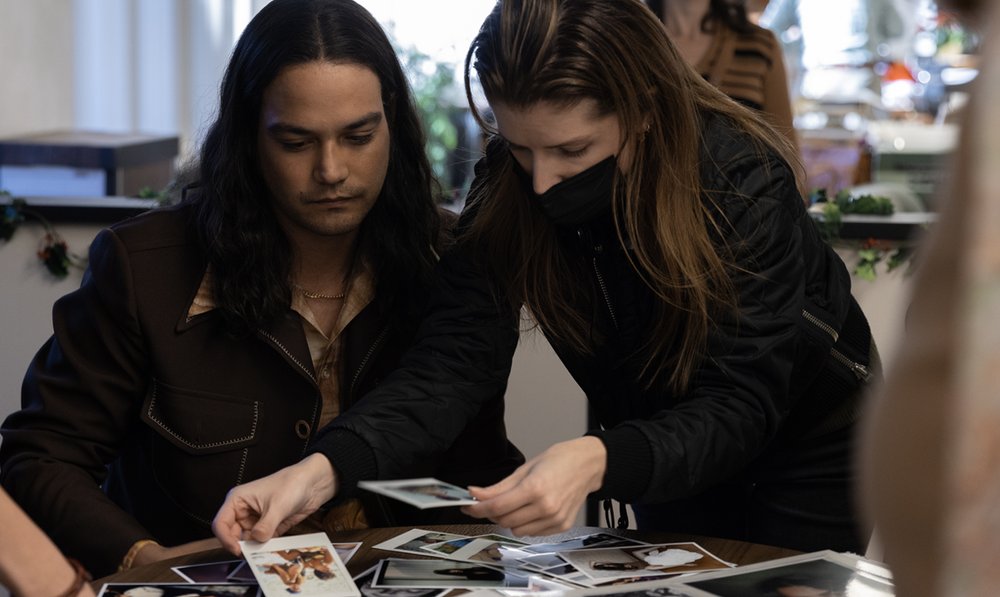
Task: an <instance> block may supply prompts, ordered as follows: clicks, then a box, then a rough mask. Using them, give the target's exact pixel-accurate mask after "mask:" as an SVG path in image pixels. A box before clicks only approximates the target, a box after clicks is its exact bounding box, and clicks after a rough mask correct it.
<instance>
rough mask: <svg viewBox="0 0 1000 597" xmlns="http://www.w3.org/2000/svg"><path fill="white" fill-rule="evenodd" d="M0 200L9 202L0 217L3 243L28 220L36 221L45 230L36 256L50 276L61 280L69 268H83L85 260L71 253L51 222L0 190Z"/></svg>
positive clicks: (0, 235)
mask: <svg viewBox="0 0 1000 597" xmlns="http://www.w3.org/2000/svg"><path fill="white" fill-rule="evenodd" d="M0 200H3V201H7V200H9V201H10V203H8V204H7V205H5V206H3V215H2V216H0V238H2V239H3V240H4V242H7V241H9V240H10V239H11V238H12V237H13V236H14V232H15V231H16V230H17V228H18V227H19V226H20V225H21V224H23V223H24V222H25V220H26V219H28V218H30V219H33V220H36V221H37V222H38V223H39V224H41V225H42V227H43V228H44V229H45V236H43V237H42V240H41V243H40V245H39V247H38V253H37V254H38V258H39V259H40V260H41V261H42V265H44V266H45V269H47V270H48V271H49V273H50V274H52V275H53V276H55V277H56V278H60V279H61V278H65V277H66V276H67V275H69V268H70V267H73V266H76V267H84V266H85V264H86V259H83V258H81V257H79V256H77V255H74V254H73V253H71V252H70V251H69V247H68V246H67V245H66V241H65V240H63V238H62V236H60V235H59V233H58V232H57V231H56V229H55V227H54V226H53V225H52V222H49V221H48V219H46V218H45V217H44V216H42V214H40V213H38V212H36V211H34V210H31V209H28V207H27V203H25V201H24V199H17V198H13V197H11V195H10V193H9V192H7V191H4V190H0Z"/></svg>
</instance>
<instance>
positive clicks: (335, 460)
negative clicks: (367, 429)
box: [307, 428, 378, 499]
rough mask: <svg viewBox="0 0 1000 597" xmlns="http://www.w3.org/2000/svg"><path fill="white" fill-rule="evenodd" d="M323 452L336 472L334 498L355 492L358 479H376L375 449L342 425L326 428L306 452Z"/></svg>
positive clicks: (350, 495)
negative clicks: (340, 426) (327, 429)
mask: <svg viewBox="0 0 1000 597" xmlns="http://www.w3.org/2000/svg"><path fill="white" fill-rule="evenodd" d="M316 453H319V454H323V455H324V456H326V457H327V459H328V460H329V461H330V464H331V465H333V469H334V471H335V472H336V474H337V484H338V486H337V498H338V499H339V498H342V497H353V496H354V495H356V494H357V486H358V481H366V480H371V479H377V478H378V464H377V462H376V460H375V452H374V450H372V448H371V446H370V445H368V443H367V442H365V441H364V440H363V439H362V438H361V436H359V435H358V434H356V433H354V432H353V431H350V430H348V429H344V428H335V429H330V430H329V431H327V432H326V433H324V434H323V435H322V436H321V437H319V438H318V439H317V440H316V442H315V443H314V444H313V445H312V446H310V447H309V450H308V452H307V455H308V454H316Z"/></svg>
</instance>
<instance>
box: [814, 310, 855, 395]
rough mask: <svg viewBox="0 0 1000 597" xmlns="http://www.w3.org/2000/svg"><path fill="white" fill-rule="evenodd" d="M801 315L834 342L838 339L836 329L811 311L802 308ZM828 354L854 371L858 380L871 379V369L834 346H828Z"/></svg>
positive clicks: (838, 335)
mask: <svg viewBox="0 0 1000 597" xmlns="http://www.w3.org/2000/svg"><path fill="white" fill-rule="evenodd" d="M802 317H804V318H805V319H806V321H808V322H809V323H811V324H813V325H815V326H816V327H818V328H819V329H821V330H823V331H824V332H826V333H827V334H829V335H830V337H831V338H833V341H834V342H837V341H838V340H840V334H839V333H837V330H835V329H833V328H832V327H831V326H829V325H827V324H826V323H824V322H823V321H822V320H821V319H820V318H818V317H816V316H815V315H813V314H812V313H810V312H808V311H806V310H805V309H803V310H802ZM830 356H832V357H833V358H834V360H836V361H837V362H838V363H840V364H841V365H843V366H845V367H847V368H848V369H850V370H851V372H852V373H854V376H855V377H857V378H858V379H859V380H861V381H863V382H868V381H870V380H871V378H872V373H871V371H869V370H868V367H865V366H864V365H862V364H861V363H858V362H857V361H852V360H851V359H849V358H847V356H845V355H844V353H842V352H840V351H839V350H837V349H836V348H832V347H831V348H830Z"/></svg>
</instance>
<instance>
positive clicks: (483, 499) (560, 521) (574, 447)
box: [462, 436, 607, 535]
mask: <svg viewBox="0 0 1000 597" xmlns="http://www.w3.org/2000/svg"><path fill="white" fill-rule="evenodd" d="M606 466H607V450H606V449H605V448H604V443H603V442H602V441H601V440H599V439H597V438H596V437H589V436H588V437H581V438H578V439H574V440H570V441H566V442H560V443H558V444H555V445H553V446H552V447H550V448H549V449H548V450H546V451H544V452H542V453H541V454H539V455H538V456H536V457H535V458H532V459H531V460H529V461H528V462H526V463H525V464H524V465H522V466H521V467H520V468H518V469H517V470H516V471H514V472H513V473H512V474H511V475H510V476H509V477H507V478H506V479H504V480H502V481H500V482H499V483H497V484H495V485H491V486H490V487H470V488H469V493H471V494H472V496H473V497H474V498H476V499H477V500H479V502H480V503H479V504H476V505H473V506H466V507H464V508H462V512H464V513H465V514H467V515H469V516H473V517H476V518H488V519H490V520H492V521H493V522H495V523H496V524H498V525H500V526H502V527H505V528H509V529H510V530H511V532H512V533H513V534H514V535H551V534H554V533H561V532H563V531H565V530H567V529H569V528H570V527H571V526H573V524H574V523H575V522H576V517H577V514H578V513H579V511H580V508H582V507H583V504H584V502H585V501H586V499H587V495H588V494H589V493H591V492H593V491H596V490H598V489H600V488H601V483H602V482H603V480H604V470H605V468H606Z"/></svg>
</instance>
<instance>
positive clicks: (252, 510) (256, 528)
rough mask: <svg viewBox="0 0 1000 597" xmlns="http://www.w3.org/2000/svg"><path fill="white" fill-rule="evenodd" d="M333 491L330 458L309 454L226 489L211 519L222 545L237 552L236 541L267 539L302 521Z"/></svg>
mask: <svg viewBox="0 0 1000 597" xmlns="http://www.w3.org/2000/svg"><path fill="white" fill-rule="evenodd" d="M336 493H337V477H336V474H335V472H334V470H333V466H332V465H331V464H330V461H329V460H327V458H326V457H325V456H323V455H322V454H312V455H310V456H308V457H306V458H305V459H303V460H302V461H301V462H299V463H297V464H293V465H292V466H288V467H285V468H283V469H281V470H280V471H278V472H276V473H273V474H271V475H268V476H266V477H262V478H260V479H257V480H256V481H251V482H250V483H245V484H243V485H238V486H236V487H234V488H232V489H230V490H229V493H228V494H227V495H226V501H225V502H223V504H222V507H221V508H219V512H218V513H217V514H216V515H215V520H214V521H213V522H212V531H213V532H214V533H215V536H216V537H218V538H219V541H221V542H222V546H223V547H224V548H226V550H228V551H229V552H230V553H232V554H234V555H237V556H238V555H240V551H241V550H240V543H239V542H240V540H241V539H253V540H254V541H267V540H268V539H270V538H272V537H275V536H279V535H283V534H284V533H285V532H287V531H288V529H290V528H292V527H293V526H295V525H296V524H298V523H300V522H302V521H303V520H305V518H306V517H307V516H309V515H310V514H312V513H313V512H315V511H316V510H318V509H319V507H320V506H322V505H323V504H325V503H326V502H328V501H329V500H330V499H331V498H333V496H334V495H336Z"/></svg>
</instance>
